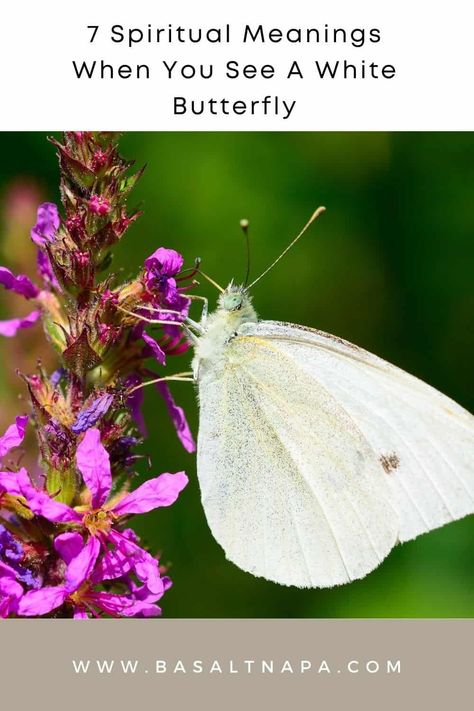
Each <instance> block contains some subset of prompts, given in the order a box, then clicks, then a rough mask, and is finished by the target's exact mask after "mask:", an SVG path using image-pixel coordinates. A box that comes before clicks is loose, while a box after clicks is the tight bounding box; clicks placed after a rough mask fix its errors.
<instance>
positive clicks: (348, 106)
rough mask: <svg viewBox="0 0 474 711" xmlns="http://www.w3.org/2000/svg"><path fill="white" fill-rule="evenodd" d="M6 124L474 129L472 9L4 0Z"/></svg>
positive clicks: (461, 1) (461, 3)
mask: <svg viewBox="0 0 474 711" xmlns="http://www.w3.org/2000/svg"><path fill="white" fill-rule="evenodd" d="M0 13H1V23H2V30H3V32H2V43H1V49H0V51H1V82H2V96H3V101H2V104H3V110H2V112H1V125H0V128H1V129H3V130H56V129H63V128H65V127H67V128H70V129H79V128H80V129H107V130H298V131H301V130H311V131H312V130H471V129H472V128H473V124H474V118H473V99H472V72H473V66H474V60H473V44H472V40H471V34H472V23H471V21H470V20H471V13H472V5H471V3H468V2H466V0H452V1H451V2H450V3H449V5H447V4H446V3H441V2H437V1H436V0H434V1H433V0H431V1H428V0H413V1H412V2H404V3H389V2H381V1H380V0H358V2H354V1H353V0H331V1H327V2H311V3H310V2H307V0H292V2H288V3H279V4H278V6H277V4H276V3H269V2H268V0H267V1H265V2H263V1H262V0H261V1H260V2H258V1H257V0H251V1H249V0H239V2H237V3H232V4H229V3H223V2H214V1H212V0H201V1H200V2H196V1H195V0H176V1H175V2H173V3H158V2H148V1H145V0H136V1H135V2H129V0H127V1H123V0H115V1H114V2H98V1H97V0H81V2H80V3H78V4H70V3H69V4H68V3H64V1H63V0H43V1H42V2H40V3H38V2H29V3H20V2H4V3H2V9H1V10H0Z"/></svg>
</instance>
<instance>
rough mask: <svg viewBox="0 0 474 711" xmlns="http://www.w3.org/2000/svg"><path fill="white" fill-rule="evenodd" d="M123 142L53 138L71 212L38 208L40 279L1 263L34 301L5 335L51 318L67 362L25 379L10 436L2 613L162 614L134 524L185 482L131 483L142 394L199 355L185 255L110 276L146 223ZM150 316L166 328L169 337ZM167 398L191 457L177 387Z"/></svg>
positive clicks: (48, 323)
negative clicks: (32, 446) (33, 458)
mask: <svg viewBox="0 0 474 711" xmlns="http://www.w3.org/2000/svg"><path fill="white" fill-rule="evenodd" d="M116 139H117V137H116V136H115V135H114V134H110V133H82V132H74V133H72V132H71V133H66V134H65V135H64V139H63V142H62V143H61V142H59V141H57V140H55V139H51V142H52V143H53V144H54V145H55V146H56V148H57V151H58V156H59V164H60V173H61V184H60V188H61V201H62V212H61V214H60V212H59V210H58V208H57V206H56V205H54V204H53V203H43V204H42V205H40V206H39V208H38V214H37V221H36V224H35V225H34V227H33V228H32V230H31V239H32V241H33V243H34V244H35V245H36V248H37V250H38V251H37V272H38V279H37V280H36V283H35V282H33V281H32V280H31V279H30V278H29V277H27V276H25V275H22V274H19V275H18V274H15V273H13V272H12V271H11V270H10V269H8V268H7V267H0V284H1V285H3V287H5V289H7V290H8V291H10V292H12V293H14V294H17V295H18V296H20V297H23V298H24V299H25V300H26V301H27V302H29V303H30V304H31V305H32V309H31V310H30V312H29V313H27V314H26V315H25V316H22V317H19V318H11V319H7V320H4V321H1V322H0V334H1V335H3V336H6V337H13V336H16V335H17V334H19V332H20V331H21V330H22V329H26V328H28V329H29V328H39V326H40V322H41V323H42V325H43V329H44V334H45V335H46V338H47V341H48V343H49V344H50V345H51V347H52V348H53V349H54V351H55V353H56V355H57V358H58V360H59V364H58V368H57V369H56V370H54V372H52V373H48V372H46V371H45V369H44V368H43V367H42V366H41V364H39V365H38V369H37V371H36V372H35V373H22V374H21V377H22V378H23V380H24V382H25V384H26V388H27V390H28V393H29V398H30V407H29V409H28V412H26V413H22V414H21V415H19V416H18V417H17V418H16V420H15V422H14V423H13V424H11V425H10V426H9V427H8V428H7V430H6V431H5V433H4V434H3V435H2V436H1V437H0V470H1V471H0V617H11V616H29V617H31V616H55V617H75V618H82V617H91V616H93V617H98V616H102V615H108V616H120V617H137V616H138V617H145V616H156V615H159V614H160V608H159V607H158V605H157V602H158V600H160V598H161V597H162V595H163V594H164V592H165V591H166V590H167V588H168V587H169V585H170V580H169V578H168V577H167V576H165V575H164V574H163V570H162V568H160V565H159V561H158V560H157V559H156V557H154V556H153V555H152V553H151V552H149V551H148V550H147V549H146V548H145V547H144V546H143V545H142V543H141V542H140V540H139V539H138V538H137V536H136V534H135V533H134V531H133V530H132V529H131V528H130V525H129V524H130V520H131V519H132V518H133V516H135V515H137V514H140V513H145V512H148V511H151V510H153V509H156V508H159V507H161V506H169V505H171V504H172V503H174V502H175V501H176V499H177V497H178V495H179V493H180V492H181V490H182V489H183V488H184V487H185V486H186V484H187V477H186V475H185V473H184V472H177V473H173V474H170V473H165V474H161V475H159V476H155V477H152V478H150V479H149V480H147V481H145V483H143V484H141V486H138V487H135V486H134V482H133V479H134V476H135V463H136V461H137V458H138V455H137V454H136V453H135V447H136V445H137V444H139V443H140V442H141V438H143V437H144V436H145V434H146V430H145V423H144V421H143V417H142V415H141V411H140V406H141V400H142V391H141V389H140V388H139V387H138V388H137V386H139V385H140V384H141V383H142V382H143V381H144V380H146V379H150V376H151V377H152V378H155V379H158V380H160V379H161V378H162V377H163V367H164V366H165V364H166V360H167V358H168V357H169V356H172V355H174V354H178V353H181V352H183V351H184V350H185V349H186V348H187V347H188V344H187V341H186V340H185V339H184V338H183V333H182V328H181V327H180V323H181V322H182V321H183V320H184V318H185V317H186V316H187V313H188V309H189V304H190V299H189V298H188V296H187V290H188V289H189V288H190V286H192V284H191V283H190V280H189V279H186V276H185V275H184V274H183V275H182V276H178V275H179V274H180V271H181V269H182V266H183V259H182V257H181V255H179V254H178V253H177V252H175V251H174V250H172V249H165V248H163V247H160V248H158V249H157V250H156V251H155V252H154V253H153V254H152V255H150V257H149V258H148V259H147V260H146V261H145V264H144V265H143V268H142V269H141V270H140V272H139V274H138V276H137V277H136V278H135V279H133V280H131V281H127V282H126V283H120V281H119V279H118V276H117V275H116V274H114V273H113V272H110V264H111V254H112V249H113V247H114V245H115V244H116V243H117V242H119V241H120V240H121V239H122V238H123V236H124V234H125V233H126V231H127V229H128V227H129V226H130V225H131V224H132V223H133V222H134V221H135V220H136V219H137V218H138V217H139V213H138V212H129V210H128V208H127V199H128V196H129V194H130V191H131V190H132V188H133V187H134V185H135V184H136V182H137V180H138V179H139V178H140V176H141V173H142V171H138V172H136V173H130V169H131V167H132V163H130V162H127V161H125V160H124V159H123V158H121V156H120V155H119V153H118V150H117V145H116ZM186 281H188V285H186ZM150 320H153V321H158V322H159V323H160V324H161V325H160V327H159V328H160V330H159V333H158V336H157V335H156V332H154V333H153V335H151V333H150V332H149V325H148V324H149V322H150ZM155 329H156V326H155ZM150 359H152V360H153V362H154V363H155V367H154V368H150V366H149V362H150ZM156 390H157V391H158V392H159V394H160V395H161V396H162V397H163V399H164V401H165V404H166V406H167V408H168V412H169V414H170V417H171V418H172V420H173V422H174V424H175V427H176V431H177V434H178V437H179V438H180V440H181V442H182V444H183V446H184V447H185V448H186V449H187V451H190V452H191V451H193V450H194V441H193V438H192V435H191V432H190V430H189V427H188V425H187V422H186V418H185V415H184V412H183V410H182V409H181V408H180V407H179V406H178V405H176V403H175V402H174V400H173V397H172V395H171V392H170V390H169V388H168V386H167V383H166V382H165V381H160V382H158V383H156ZM29 429H32V430H33V431H34V432H35V434H36V439H37V446H38V466H37V467H36V468H35V470H32V471H30V472H28V471H27V470H26V469H25V468H24V467H23V466H22V465H21V461H22V444H23V440H24V437H25V435H26V433H27V431H28V430H29Z"/></svg>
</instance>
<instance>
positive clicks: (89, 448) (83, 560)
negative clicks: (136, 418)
mask: <svg viewBox="0 0 474 711" xmlns="http://www.w3.org/2000/svg"><path fill="white" fill-rule="evenodd" d="M76 464H77V468H78V470H79V471H80V473H81V474H82V477H83V479H84V482H85V484H86V487H87V489H88V490H89V492H90V495H91V500H90V504H89V505H88V506H81V507H79V508H78V509H73V508H71V507H70V506H68V505H67V504H64V503H62V502H59V501H55V500H54V499H52V498H51V497H50V496H49V495H48V494H47V493H46V492H45V491H40V490H38V489H36V488H35V487H34V486H33V485H32V483H31V480H30V478H29V476H28V473H27V472H26V470H25V469H23V468H22V469H20V470H19V471H18V472H0V491H1V490H2V488H3V490H4V491H6V492H7V493H8V494H11V495H13V496H22V497H24V499H25V500H26V503H27V505H28V506H29V508H30V509H31V511H32V512H33V513H35V514H36V515H38V516H43V517H44V518H46V519H48V520H49V521H51V522H53V523H64V524H72V525H74V526H79V527H80V528H81V529H82V531H83V532H84V533H85V534H86V538H87V540H86V542H85V545H84V547H83V548H82V550H81V552H80V553H79V554H78V555H77V557H76V558H74V560H72V561H71V563H70V565H69V567H68V572H67V575H66V585H67V586H69V587H71V585H72V586H75V585H76V584H77V582H78V581H79V580H83V579H84V576H86V574H87V575H88V574H89V573H90V572H91V571H92V569H93V568H94V565H95V564H96V561H97V559H98V557H99V553H100V552H101V550H102V551H103V552H105V553H107V552H109V550H110V548H109V547H110V546H112V548H113V550H114V551H115V553H119V554H121V555H123V556H125V558H126V559H127V560H128V562H129V567H130V569H133V570H134V572H135V573H136V575H137V577H138V578H139V579H140V580H141V581H142V582H144V583H145V584H146V585H147V586H148V588H149V589H150V590H151V592H153V593H156V592H159V591H162V587H163V583H162V581H161V578H160V574H159V570H158V562H157V561H156V559H155V558H153V557H152V556H151V555H150V554H149V553H148V552H147V551H145V550H144V549H143V548H140V546H138V545H137V543H136V542H135V541H134V540H132V539H131V538H130V537H127V536H126V535H124V533H123V532H121V531H120V530H119V529H118V527H117V524H118V523H120V520H121V519H122V517H126V516H129V515H130V514H137V513H146V512H148V511H152V510H153V509H156V508H159V507H162V506H170V505H171V504H173V503H174V502H175V501H176V499H177V498H178V495H179V493H180V492H181V491H182V490H183V489H184V487H185V486H186V484H187V483H188V478H187V476H186V474H185V473H184V472H177V473H176V474H168V473H166V474H161V475H160V476H158V477H155V478H154V479H150V480H149V481H146V482H145V483H144V484H142V485H141V486H139V487H138V488H137V489H136V490H135V491H132V492H131V493H129V494H126V495H125V496H124V497H123V498H121V499H120V500H118V501H117V499H112V500H111V501H110V502H109V501H107V500H108V497H109V495H110V492H111V488H112V474H111V469H110V460H109V455H108V453H107V450H106V449H105V448H104V446H103V445H102V443H101V441H100V432H99V430H98V429H90V430H88V431H87V432H86V434H85V435H84V438H83V440H82V442H81V443H80V444H79V446H78V447H77V455H76Z"/></svg>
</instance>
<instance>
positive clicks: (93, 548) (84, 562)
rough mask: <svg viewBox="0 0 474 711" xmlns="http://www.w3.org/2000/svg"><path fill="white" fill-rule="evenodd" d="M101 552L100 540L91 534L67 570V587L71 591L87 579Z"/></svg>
mask: <svg viewBox="0 0 474 711" xmlns="http://www.w3.org/2000/svg"><path fill="white" fill-rule="evenodd" d="M99 553H100V541H99V539H98V538H96V537H95V536H90V538H89V540H88V541H87V543H86V545H85V546H84V547H83V549H82V550H81V552H80V553H79V555H77V556H76V557H75V558H73V559H72V560H71V562H70V563H69V565H68V567H67V570H66V588H67V590H68V591H69V592H74V590H77V589H78V588H79V587H80V586H81V585H82V583H83V582H84V581H85V580H87V579H88V578H89V577H90V576H91V573H92V571H93V570H94V566H95V563H96V560H97V558H98V555H99Z"/></svg>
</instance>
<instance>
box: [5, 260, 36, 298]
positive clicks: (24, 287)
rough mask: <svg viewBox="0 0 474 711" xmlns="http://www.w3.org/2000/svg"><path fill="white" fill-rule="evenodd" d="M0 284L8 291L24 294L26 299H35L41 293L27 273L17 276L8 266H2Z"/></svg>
mask: <svg viewBox="0 0 474 711" xmlns="http://www.w3.org/2000/svg"><path fill="white" fill-rule="evenodd" d="M0 284H1V285H2V286H4V287H5V289H7V290H8V291H14V292H15V294H20V296H24V297H25V299H34V298H35V297H36V296H38V294H39V289H38V287H37V286H35V285H34V284H33V282H32V281H31V280H30V279H28V277H27V276H26V275H25V274H19V275H18V276H15V275H14V274H13V272H11V271H10V270H9V269H7V268H6V267H0Z"/></svg>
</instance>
